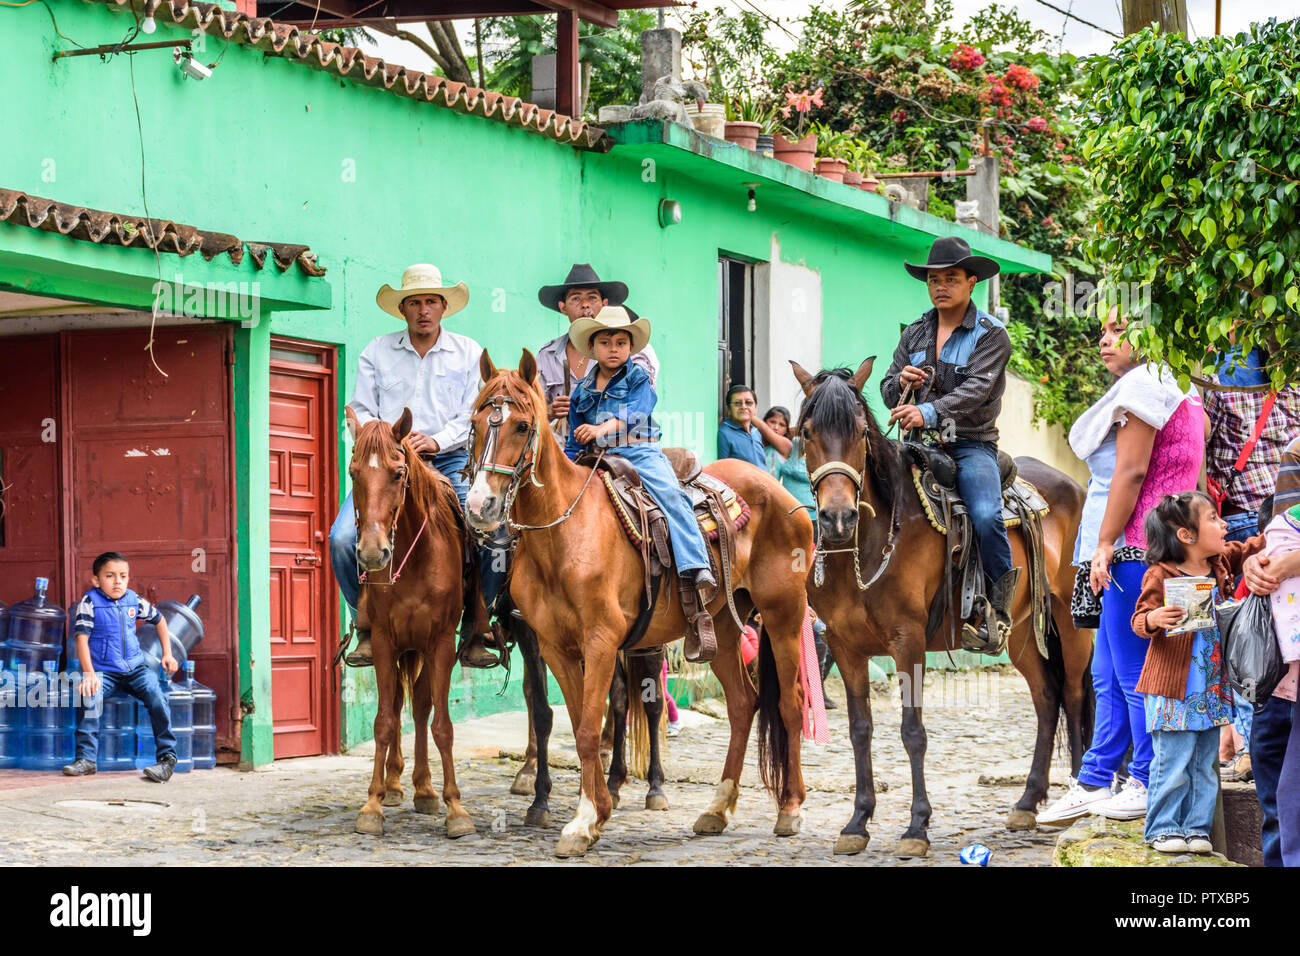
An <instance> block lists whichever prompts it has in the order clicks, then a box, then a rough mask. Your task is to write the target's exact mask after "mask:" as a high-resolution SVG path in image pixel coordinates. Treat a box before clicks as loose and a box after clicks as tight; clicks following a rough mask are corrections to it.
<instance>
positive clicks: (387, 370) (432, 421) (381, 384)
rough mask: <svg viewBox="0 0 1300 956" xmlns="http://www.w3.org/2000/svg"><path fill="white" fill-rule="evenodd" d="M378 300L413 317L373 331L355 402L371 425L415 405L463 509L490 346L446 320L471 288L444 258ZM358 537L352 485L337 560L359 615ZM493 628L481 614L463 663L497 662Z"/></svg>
mask: <svg viewBox="0 0 1300 956" xmlns="http://www.w3.org/2000/svg"><path fill="white" fill-rule="evenodd" d="M375 301H376V302H377V303H378V305H379V307H380V308H381V309H383V310H384V311H385V312H387V313H388V314H389V315H392V316H395V317H396V318H399V319H402V320H403V321H405V323H406V328H405V329H404V330H403V331H400V332H389V333H387V334H385V335H381V336H379V337H377V338H375V339H372V340H371V342H370V344H369V345H367V346H366V347H365V349H363V350H362V352H361V355H360V357H359V358H358V359H357V375H356V379H355V382H354V384H353V388H352V401H350V402H348V405H349V407H350V408H351V409H352V410H353V411H354V412H355V413H356V416H357V421H358V422H360V423H361V424H363V425H364V424H365V423H366V422H368V421H372V420H374V419H376V418H378V419H382V420H384V421H387V422H392V421H396V420H397V419H398V418H400V417H401V414H402V409H403V408H409V409H410V410H411V416H412V423H411V433H410V435H409V436H408V438H407V441H409V442H410V444H411V446H412V448H413V449H414V450H415V451H416V453H418V454H419V456H420V457H421V458H422V459H423V460H424V461H425V463H426V464H428V465H429V467H431V468H434V469H435V470H437V471H439V472H441V473H442V474H443V475H444V476H445V477H446V478H447V480H448V481H450V482H451V486H452V488H454V489H455V491H456V497H458V498H459V499H460V504H461V508H462V510H463V509H464V507H465V496H466V495H467V494H468V493H469V487H468V485H467V484H466V482H465V478H464V476H463V475H462V474H461V472H462V471H463V470H464V468H465V459H466V455H467V454H468V453H467V451H466V448H465V445H466V441H467V439H468V437H469V419H470V407H471V405H472V404H473V402H474V396H475V395H477V394H478V388H479V356H480V355H482V353H483V347H482V346H481V345H479V344H478V343H477V342H475V341H474V340H473V339H472V338H470V337H469V336H467V335H460V334H458V333H456V332H452V331H449V330H448V329H444V328H443V327H442V323H443V321H444V320H445V319H446V318H447V317H448V316H451V315H454V314H455V313H457V312H459V311H460V310H461V309H463V308H464V307H465V305H466V303H468V302H469V289H468V288H467V287H466V285H465V283H464V282H457V283H456V284H455V285H454V286H448V285H444V283H443V281H442V273H441V272H440V271H439V270H438V268H437V267H436V266H432V265H428V264H425V263H421V264H418V265H413V266H411V267H410V268H408V269H407V270H406V271H405V272H403V273H402V285H401V288H400V289H394V288H393V287H392V286H390V285H388V284H387V283H385V284H384V286H383V287H382V288H380V290H379V292H378V294H376V296H375ZM356 543H357V528H356V519H355V515H354V514H353V508H352V494H351V492H349V493H348V496H347V499H346V500H345V501H344V502H343V506H342V508H341V509H340V510H339V513H338V517H337V518H335V519H334V524H333V526H332V527H331V528H330V564H331V565H332V566H333V568H334V577H335V579H336V580H337V581H338V583H339V587H340V589H342V591H343V596H344V597H345V598H346V599H347V603H348V607H349V609H350V610H351V611H352V616H353V618H354V619H355V618H356V608H357V601H358V599H359V597H360V591H361V585H360V583H359V582H358V580H357V563H356ZM480 616H481V615H480ZM362 624H363V628H360V629H358V636H359V641H358V644H357V648H356V650H355V651H353V652H352V653H351V654H349V655H348V657H347V661H348V663H349V664H352V665H353V666H356V667H368V666H370V664H371V660H370V632H369V630H368V629H364V622H362ZM485 630H486V621H485V620H484V621H476V626H475V631H476V633H475V634H474V635H473V637H472V638H470V639H469V640H468V641H467V642H466V644H465V646H464V647H462V649H461V653H462V657H461V660H462V663H465V664H469V665H470V666H482V664H483V663H485V662H487V661H492V662H495V660H496V659H495V657H493V655H492V654H491V653H490V652H488V651H487V650H486V648H485V647H484V646H483V645H484V640H485V635H484V634H483V633H480V631H485Z"/></svg>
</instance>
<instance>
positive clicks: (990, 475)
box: [945, 441, 1012, 582]
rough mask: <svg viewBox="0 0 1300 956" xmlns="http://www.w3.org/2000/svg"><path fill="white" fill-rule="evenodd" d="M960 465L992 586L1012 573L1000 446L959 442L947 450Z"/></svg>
mask: <svg viewBox="0 0 1300 956" xmlns="http://www.w3.org/2000/svg"><path fill="white" fill-rule="evenodd" d="M945 450H946V451H947V452H948V454H950V455H952V457H953V460H954V461H956V463H957V490H958V491H959V492H961V499H962V501H964V502H965V503H966V510H967V511H968V512H970V520H971V524H972V525H973V526H974V528H975V537H976V538H977V539H978V540H979V543H980V560H981V561H982V562H983V564H984V574H985V575H986V576H987V577H988V579H989V581H990V582H996V581H997V580H998V578H1000V577H1002V575H1004V574H1006V573H1007V572H1008V571H1010V570H1011V567H1012V565H1011V542H1010V541H1008V540H1007V528H1006V525H1004V524H1003V523H1002V476H1001V474H999V472H998V446H997V445H995V444H994V443H993V442H989V441H957V442H953V443H952V444H950V445H947V446H946V447H945Z"/></svg>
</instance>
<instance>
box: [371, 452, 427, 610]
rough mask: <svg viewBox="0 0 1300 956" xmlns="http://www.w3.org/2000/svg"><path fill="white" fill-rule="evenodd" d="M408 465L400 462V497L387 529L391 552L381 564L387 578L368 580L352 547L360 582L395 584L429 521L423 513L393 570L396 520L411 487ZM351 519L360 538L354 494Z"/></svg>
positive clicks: (383, 584)
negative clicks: (407, 545) (422, 519)
mask: <svg viewBox="0 0 1300 956" xmlns="http://www.w3.org/2000/svg"><path fill="white" fill-rule="evenodd" d="M409 467H410V466H409V465H408V464H407V463H406V462H405V461H403V462H402V497H401V499H400V500H399V501H398V502H397V509H396V510H395V511H394V512H393V524H392V527H390V528H389V529H388V540H389V541H390V542H392V545H393V553H392V554H390V555H389V556H388V561H386V562H385V563H384V564H383V565H382V567H386V568H388V580H387V581H371V580H369V572H367V571H366V570H365V569H364V568H363V567H361V555H360V554H358V553H357V550H356V549H355V548H353V550H352V556H353V559H354V560H355V561H356V563H357V581H358V582H359V583H360V584H376V585H381V586H384V587H388V586H391V585H394V584H396V583H397V579H398V578H400V577H401V575H402V568H404V567H406V560H407V558H409V557H410V556H411V552H412V551H414V550H415V544H416V542H417V541H419V540H420V535H422V534H424V526H425V525H426V524H428V523H429V516H428V515H425V517H424V521H423V522H422V523H421V524H420V530H419V531H417V532H415V537H413V538H412V539H411V546H410V547H409V548H407V549H406V554H405V555H404V556H403V557H402V563H401V564H399V565H398V566H397V570H396V571H394V570H393V558H395V557H397V522H398V521H399V520H401V517H402V509H403V508H404V507H405V505H406V490H407V489H408V488H410V487H411V476H410V473H409V471H408V469H409ZM352 521H353V524H354V525H355V526H356V529H357V537H358V538H360V537H361V511H360V509H359V508H357V505H356V498H355V496H354V497H353V501H352ZM375 570H376V571H378V570H379V568H375Z"/></svg>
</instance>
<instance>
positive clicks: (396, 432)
mask: <svg viewBox="0 0 1300 956" xmlns="http://www.w3.org/2000/svg"><path fill="white" fill-rule="evenodd" d="M410 433H411V410H410V409H409V408H403V409H402V417H401V418H399V419H398V420H397V421H396V422H394V423H393V441H395V442H397V444H399V445H400V444H401V443H402V439H403V438H405V437H406V436H407V435H409V434H410Z"/></svg>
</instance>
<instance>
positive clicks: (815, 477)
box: [808, 446, 898, 591]
mask: <svg viewBox="0 0 1300 956" xmlns="http://www.w3.org/2000/svg"><path fill="white" fill-rule="evenodd" d="M869 448H870V446H868V451H864V452H863V456H862V457H863V461H862V468H861V470H859V469H857V468H854V467H853V466H852V465H850V464H849V463H848V462H844V461H828V462H826V463H825V464H823V465H821V466H820V467H818V468H817V469H815V470H814V471H813V472H812V474H810V475H809V476H808V483H809V485H810V488H811V491H812V496H813V502H814V505H813V531H814V533H815V534H816V541H815V547H816V554H815V556H814V558H813V586H814V587H821V586H822V584H823V583H824V582H825V580H826V569H825V567H824V566H823V561H822V558H823V556H824V555H827V554H848V553H852V554H853V579H854V581H856V582H857V585H858V590H859V591H865V590H867V588H869V587H871V586H872V585H873V584H875V583H876V582H877V581H879V580H880V576H881V575H882V574H884V573H885V569H886V568H888V567H889V561H890V559H891V558H892V557H893V556H894V546H895V544H896V543H897V541H896V533H897V531H898V495H894V496H893V500H892V501H891V502H890V505H889V538H888V539H887V540H886V542H885V546H884V548H882V549H881V552H880V565H879V566H878V567H877V568H876V573H875V574H873V575H872V576H871V580H870V581H868V582H867V583H866V584H863V583H862V564H861V558H860V556H859V550H858V531H859V528H860V526H861V522H856V523H855V524H854V525H853V544H852V545H851V546H850V547H847V548H828V549H825V550H823V549H822V547H821V521H819V520H818V519H819V518H820V517H821V504H820V502H821V499H820V498H818V497H817V486H818V485H819V484H821V481H822V479H823V478H825V477H826V476H827V475H843V476H844V477H845V478H847V479H848V480H849V481H850V482H852V483H853V489H854V496H855V501H854V505H855V507H856V509H857V510H858V511H861V510H862V508H863V507H865V508H866V509H867V511H868V512H869V513H870V514H869V517H871V518H874V517H875V516H876V509H875V508H873V507H872V505H871V502H869V501H863V500H862V482H863V475H864V473H865V472H866V470H867V464H868V456H869Z"/></svg>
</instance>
